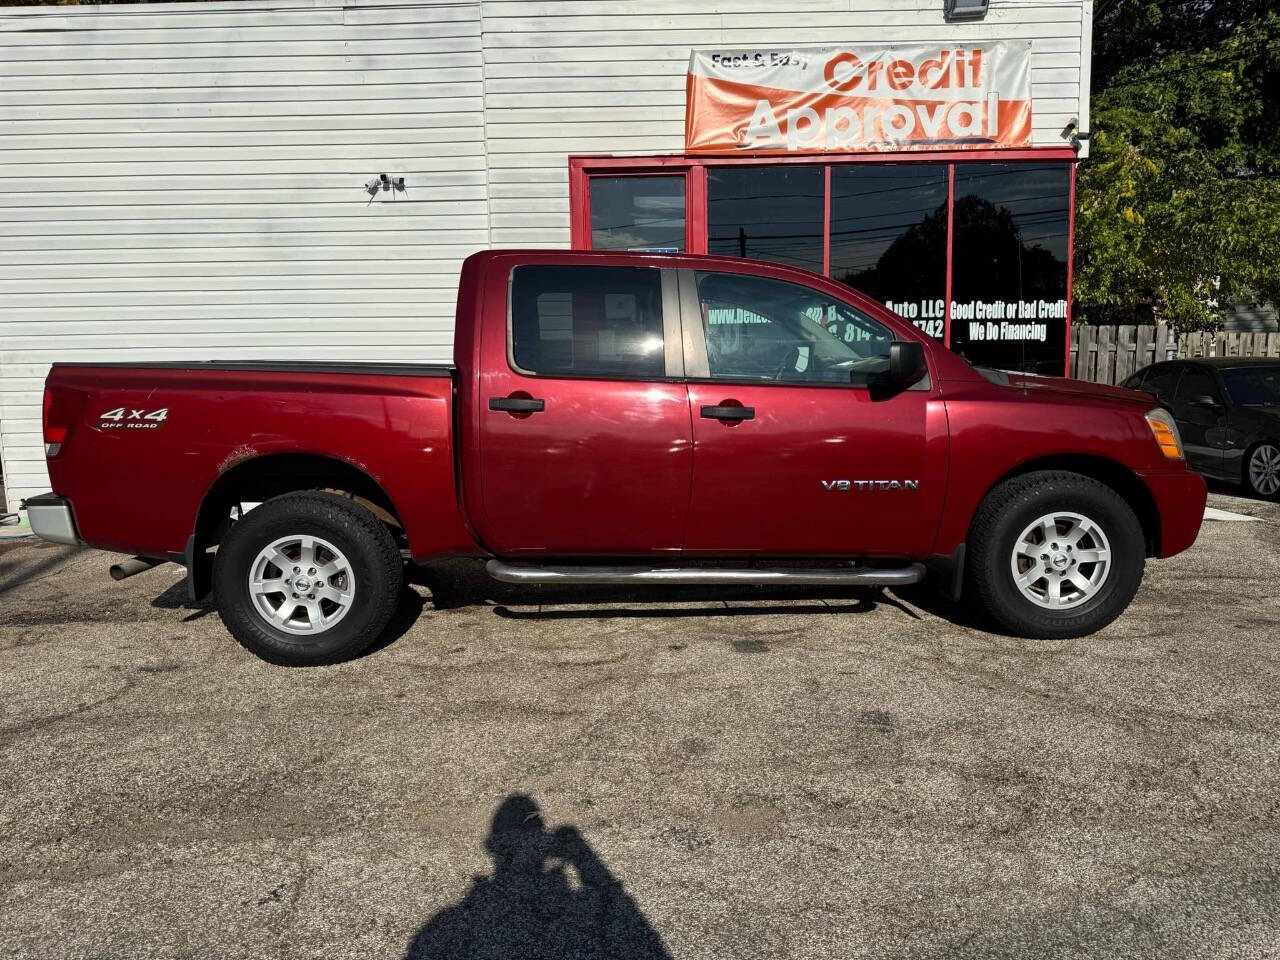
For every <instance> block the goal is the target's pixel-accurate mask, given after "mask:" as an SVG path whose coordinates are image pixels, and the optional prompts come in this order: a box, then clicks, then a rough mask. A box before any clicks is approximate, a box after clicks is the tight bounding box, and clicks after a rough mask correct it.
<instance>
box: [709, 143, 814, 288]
mask: <svg viewBox="0 0 1280 960" xmlns="http://www.w3.org/2000/svg"><path fill="white" fill-rule="evenodd" d="M825 193H826V188H825V185H824V177H823V171H822V168H821V167H817V166H772V167H725V168H722V169H713V170H710V171H708V173H707V252H708V253H715V254H720V255H721V256H728V257H751V258H754V259H756V260H772V261H774V262H776V263H785V264H789V265H790V266H794V267H803V268H805V269H806V270H814V271H817V272H819V273H821V272H822V232H823V231H822V225H823V197H824V195H825Z"/></svg>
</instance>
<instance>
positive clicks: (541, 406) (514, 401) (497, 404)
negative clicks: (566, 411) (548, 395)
mask: <svg viewBox="0 0 1280 960" xmlns="http://www.w3.org/2000/svg"><path fill="white" fill-rule="evenodd" d="M546 408H547V404H546V401H544V400H540V399H538V398H537V397H490V398H489V409H490V410H505V411H507V413H541V412H542V411H543V410H545V409H546Z"/></svg>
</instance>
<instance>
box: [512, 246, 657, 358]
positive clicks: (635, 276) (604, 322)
mask: <svg viewBox="0 0 1280 960" xmlns="http://www.w3.org/2000/svg"><path fill="white" fill-rule="evenodd" d="M662 299H663V297H662V271H661V270H659V269H657V268H654V267H606V266H593V265H585V264H584V265H569V266H551V265H547V266H541V265H529V266H521V267H516V268H515V270H513V271H512V276H511V295H510V316H509V318H508V322H509V324H510V330H509V336H508V340H507V343H508V350H509V360H510V362H511V365H512V367H513V368H514V369H516V370H518V371H519V372H521V373H528V374H533V375H535V376H550V377H586V378H601V379H652V378H658V377H663V376H664V375H665V374H666V359H665V351H664V344H665V340H664V336H663V304H662Z"/></svg>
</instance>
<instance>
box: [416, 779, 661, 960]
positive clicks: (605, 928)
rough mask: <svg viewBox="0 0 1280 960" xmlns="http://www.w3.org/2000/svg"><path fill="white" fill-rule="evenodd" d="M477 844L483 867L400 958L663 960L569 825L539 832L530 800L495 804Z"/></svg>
mask: <svg viewBox="0 0 1280 960" xmlns="http://www.w3.org/2000/svg"><path fill="white" fill-rule="evenodd" d="M485 849H487V850H488V851H489V854H490V856H492V857H493V873H492V874H491V875H489V876H477V877H475V878H474V879H473V880H472V884H471V889H470V890H468V891H467V895H466V897H465V898H463V900H462V901H461V902H460V903H457V904H455V905H454V906H451V907H446V908H445V909H444V910H441V911H440V912H439V913H437V914H436V915H435V916H434V917H432V918H431V919H430V920H428V921H427V922H426V923H425V924H423V925H422V928H421V929H420V930H419V931H418V933H417V934H416V935H415V936H414V938H413V942H412V944H410V946H409V950H408V952H407V953H406V954H405V960H444V958H449V960H481V958H486V960H487V958H498V957H503V958H506V957H519V958H521V960H550V958H556V960H597V958H598V960H606V958H608V960H671V954H670V953H669V952H668V951H667V948H666V946H665V945H664V944H663V942H662V938H661V937H660V936H659V935H658V933H657V931H656V930H654V929H653V927H652V926H650V925H649V922H648V921H647V920H646V919H645V917H644V915H643V914H642V913H641V912H640V909H639V907H638V906H637V905H636V903H635V901H634V900H633V899H632V898H631V896H630V895H629V894H628V893H627V892H626V890H625V889H624V888H623V886H622V883H621V882H620V881H619V880H618V879H617V878H615V877H614V876H613V874H612V873H611V872H610V871H609V868H608V867H606V866H605V865H604V863H603V862H602V861H601V860H600V858H599V857H598V856H597V855H596V853H595V851H594V850H593V849H592V848H591V845H590V844H588V843H587V841H586V839H585V838H584V837H583V836H582V834H581V833H579V831H578V829H577V828H576V827H573V826H567V825H566V826H561V827H557V828H556V829H555V830H548V829H547V828H546V824H545V823H544V821H543V819H542V811H541V810H540V809H539V808H538V805H537V803H536V802H535V801H534V800H533V798H532V797H529V796H527V795H525V794H512V795H511V796H509V797H507V798H506V799H505V800H504V801H503V802H502V803H501V804H500V805H499V806H498V809H497V810H496V811H495V813H494V815H493V821H492V824H491V826H490V828H489V835H488V836H487V837H486V838H485Z"/></svg>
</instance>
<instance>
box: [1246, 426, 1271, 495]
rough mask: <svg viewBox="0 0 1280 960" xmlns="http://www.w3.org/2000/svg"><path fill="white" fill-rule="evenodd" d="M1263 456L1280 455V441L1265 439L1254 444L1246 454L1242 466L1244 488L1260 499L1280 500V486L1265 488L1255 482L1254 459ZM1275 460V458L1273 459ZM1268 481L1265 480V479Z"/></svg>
mask: <svg viewBox="0 0 1280 960" xmlns="http://www.w3.org/2000/svg"><path fill="white" fill-rule="evenodd" d="M1263 456H1269V457H1271V458H1275V457H1277V456H1280V443H1276V442H1275V441H1273V440H1263V441H1262V442H1261V443H1257V444H1254V445H1253V446H1252V447H1250V448H1249V450H1248V452H1247V453H1245V455H1244V463H1243V465H1242V466H1241V468H1240V472H1241V474H1242V476H1241V478H1240V479H1241V482H1242V483H1243V484H1244V488H1245V489H1246V490H1248V491H1249V492H1250V493H1251V494H1253V495H1254V496H1255V497H1257V498H1258V499H1259V500H1280V488H1278V489H1275V490H1263V489H1261V488H1260V487H1259V486H1258V485H1257V484H1256V483H1255V482H1254V478H1253V470H1254V459H1255V458H1260V457H1263ZM1272 462H1274V459H1273V460H1272ZM1263 482H1264V483H1265V482H1266V481H1265V480H1264V481H1263Z"/></svg>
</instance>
